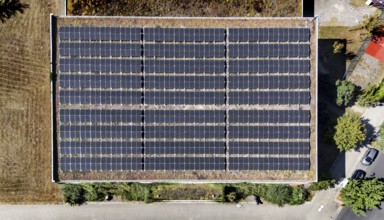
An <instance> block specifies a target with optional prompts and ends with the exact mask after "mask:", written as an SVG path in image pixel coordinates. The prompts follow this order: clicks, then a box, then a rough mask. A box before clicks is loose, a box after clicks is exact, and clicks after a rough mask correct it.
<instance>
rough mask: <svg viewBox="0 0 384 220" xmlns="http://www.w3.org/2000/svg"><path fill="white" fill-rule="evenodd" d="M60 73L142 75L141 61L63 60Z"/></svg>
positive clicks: (61, 60)
mask: <svg viewBox="0 0 384 220" xmlns="http://www.w3.org/2000/svg"><path fill="white" fill-rule="evenodd" d="M59 65H60V68H59V69H60V72H96V73H100V72H113V73H119V72H123V73H141V60H129V59H85V58H61V59H60V64H59Z"/></svg>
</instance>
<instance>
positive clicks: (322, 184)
mask: <svg viewBox="0 0 384 220" xmlns="http://www.w3.org/2000/svg"><path fill="white" fill-rule="evenodd" d="M335 183H336V180H323V181H319V182H316V183H312V184H311V185H310V186H309V187H308V190H310V191H321V190H326V189H328V188H333V187H334V186H335Z"/></svg>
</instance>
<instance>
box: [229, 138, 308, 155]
mask: <svg viewBox="0 0 384 220" xmlns="http://www.w3.org/2000/svg"><path fill="white" fill-rule="evenodd" d="M228 149H229V154H268V155H269V154H280V155H281V154H304V155H308V154H309V150H310V144H309V142H248V141H245V142H240V141H233V142H232V141H231V142H229V147H228Z"/></svg>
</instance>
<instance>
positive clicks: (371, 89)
mask: <svg viewBox="0 0 384 220" xmlns="http://www.w3.org/2000/svg"><path fill="white" fill-rule="evenodd" d="M383 100H384V82H381V83H378V84H376V85H368V86H367V88H365V89H364V90H363V93H362V94H361V95H360V96H359V98H358V100H357V102H358V104H359V105H361V106H364V107H369V106H374V105H376V104H377V103H378V102H380V101H383Z"/></svg>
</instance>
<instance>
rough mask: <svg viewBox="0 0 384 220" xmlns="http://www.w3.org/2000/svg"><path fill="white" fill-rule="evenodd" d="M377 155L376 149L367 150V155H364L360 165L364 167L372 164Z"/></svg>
mask: <svg viewBox="0 0 384 220" xmlns="http://www.w3.org/2000/svg"><path fill="white" fill-rule="evenodd" d="M378 153H379V151H378V150H376V149H373V148H369V149H368V151H367V153H366V154H365V156H364V158H363V160H362V161H361V163H362V164H363V165H365V166H369V165H371V164H372V162H373V161H374V160H375V158H376V157H377V154H378Z"/></svg>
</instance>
